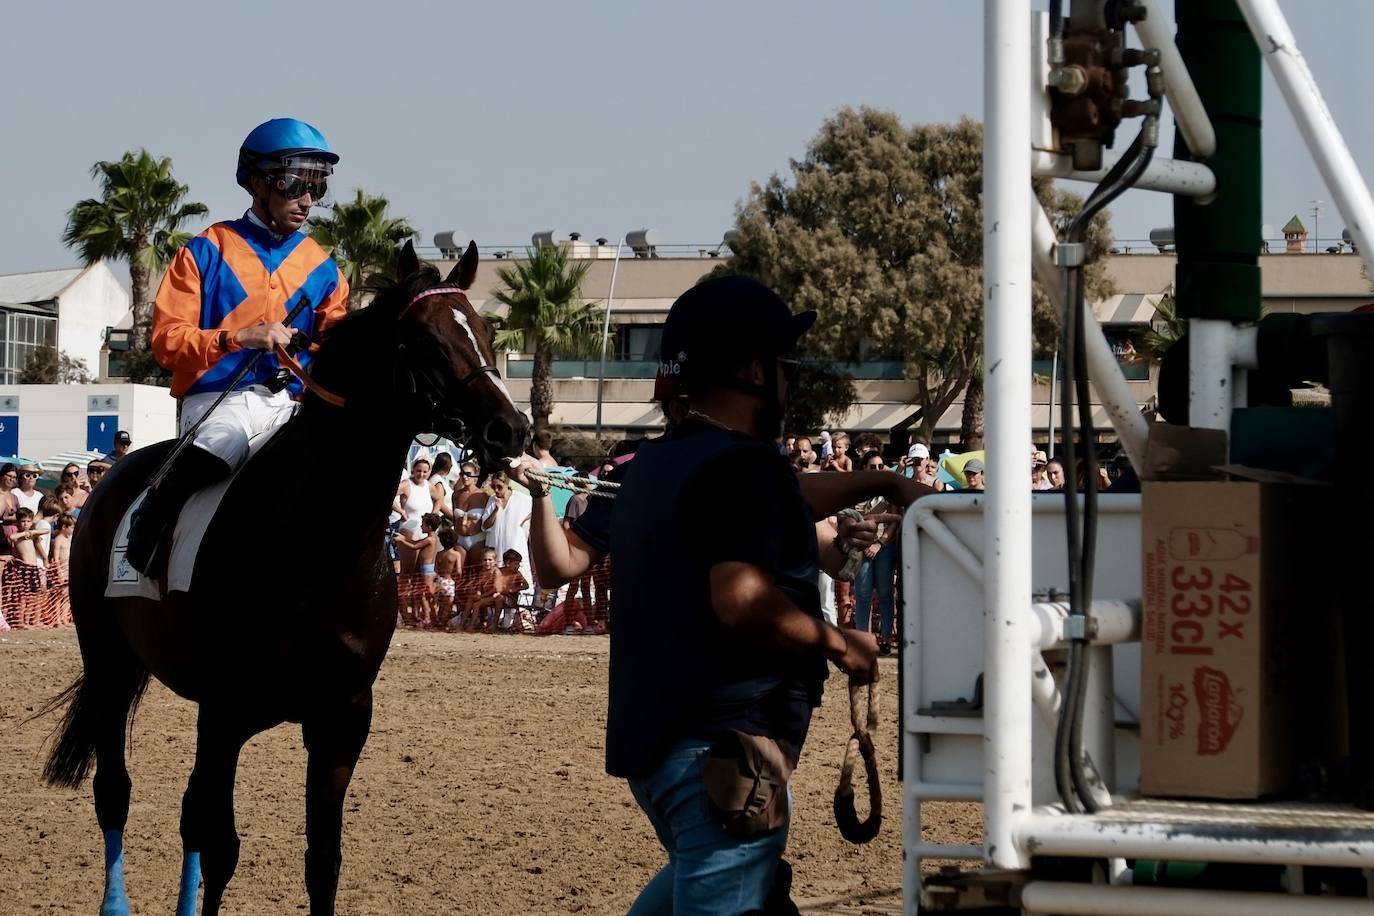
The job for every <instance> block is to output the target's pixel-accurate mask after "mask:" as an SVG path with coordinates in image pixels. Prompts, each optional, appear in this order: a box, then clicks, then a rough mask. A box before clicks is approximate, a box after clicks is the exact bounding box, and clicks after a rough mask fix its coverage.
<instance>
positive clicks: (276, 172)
mask: <svg viewBox="0 0 1374 916" xmlns="http://www.w3.org/2000/svg"><path fill="white" fill-rule="evenodd" d="M338 161H339V157H338V155H336V154H335V153H334V152H333V151H332V150H330V148H329V143H328V141H326V140H325V138H324V135H323V134H321V133H320V132H319V131H318V130H316V129H315V128H313V127H311V126H310V125H309V124H306V123H305V122H304V121H298V120H296V119H295V118H275V119H273V120H271V121H267V122H265V123H263V124H260V125H258V126H257V127H255V128H254V129H253V131H252V132H251V133H249V134H248V137H247V138H246V139H245V140H244V141H243V146H242V148H241V149H240V150H239V160H238V172H237V175H236V178H237V181H238V184H239V186H240V187H242V188H243V189H244V190H245V191H247V192H248V193H249V194H250V195H251V196H252V199H253V203H252V206H251V207H250V208H249V209H248V211H247V212H246V213H244V214H243V216H242V218H240V219H236V220H229V221H227V222H222V223H216V224H215V225H213V226H211V227H210V228H209V229H206V230H205V231H204V232H202V233H201V234H200V235H198V236H196V237H195V238H193V239H192V240H191V241H190V242H189V243H187V245H186V247H185V248H183V249H181V250H180V251H178V252H177V254H176V257H174V258H173V259H172V263H171V265H170V266H169V267H168V268H167V273H166V276H164V277H163V280H162V286H161V287H160V288H159V289H158V293H157V301H156V304H155V307H154V310H153V334H152V346H153V355H154V356H155V357H156V358H157V361H158V362H159V363H160V364H161V365H162V366H164V367H165V368H167V369H170V370H172V396H173V397H175V398H178V399H180V401H181V404H180V410H179V413H180V429H181V432H182V433H183V434H184V433H185V432H186V430H188V429H190V428H191V426H193V425H194V424H195V423H196V421H197V420H199V419H200V418H201V415H202V414H204V413H205V411H206V410H208V409H209V407H210V405H211V404H212V403H214V400H215V398H217V397H218V396H219V395H220V394H221V393H222V392H223V391H224V390H225V389H226V388H228V387H229V385H230V384H231V383H232V382H233V380H234V377H235V376H236V375H237V374H238V373H239V371H240V370H242V368H243V366H244V364H245V363H247V361H248V360H249V359H251V358H252V356H253V352H254V351H257V350H270V349H271V348H272V347H274V346H276V345H278V344H280V345H281V346H283V347H285V346H287V345H288V344H289V343H290V341H291V338H292V334H293V332H295V331H301V332H303V333H304V334H305V335H306V336H307V337H314V336H315V335H316V334H318V333H319V331H321V330H323V329H324V328H326V327H328V326H329V325H330V324H332V323H333V322H335V321H337V320H338V319H339V318H340V317H342V316H343V314H344V313H345V312H346V311H347V307H348V282H347V281H346V280H345V279H344V276H343V274H342V273H341V272H340V270H339V268H338V265H337V264H335V263H334V261H333V259H332V258H330V256H329V255H328V253H326V252H325V250H324V249H323V248H321V247H320V246H319V244H318V243H317V242H315V241H314V240H313V239H311V238H310V237H309V236H307V235H306V234H305V233H303V232H302V231H301V228H302V227H303V226H304V225H305V220H306V217H308V216H309V215H310V208H311V207H312V206H315V205H317V204H319V203H320V201H321V198H323V197H324V196H325V193H326V190H327V185H328V179H329V176H330V174H332V172H333V170H334V165H335V163H337V162H338ZM302 296H308V297H309V298H310V303H311V306H312V307H311V308H309V309H305V310H303V311H302V312H301V314H300V315H298V316H297V317H296V319H295V320H294V321H293V323H292V327H290V328H287V327H285V326H284V325H283V324H282V322H283V321H284V320H285V318H286V316H287V315H288V314H289V313H290V312H291V310H292V309H293V308H295V306H296V304H297V303H298V302H299V300H300V298H301V297H302ZM303 358H304V354H303ZM279 369H280V366H279V364H278V361H277V358H276V357H275V356H274V355H272V354H271V353H267V354H263V356H262V357H261V358H260V359H259V360H258V362H257V365H256V366H255V367H254V369H253V371H252V372H251V373H250V374H249V375H248V376H247V377H246V378H244V379H243V381H241V382H240V383H239V386H238V388H237V390H236V391H234V392H233V393H232V394H230V395H229V396H228V397H226V398H225V400H224V402H223V403H221V404H220V406H219V407H217V408H216V409H215V412H214V414H213V415H211V416H210V417H208V418H206V420H205V422H204V423H202V424H201V426H200V429H199V430H197V432H196V437H195V440H194V442H193V443H192V444H191V445H190V446H189V447H188V448H186V449H185V450H184V451H183V452H182V453H181V454H180V455H179V456H178V457H177V460H176V461H175V462H174V463H173V464H172V467H171V468H170V469H169V470H168V472H167V474H166V475H165V476H164V477H163V479H162V481H161V482H160V483H159V484H157V485H156V486H155V487H154V488H153V489H151V490H150V491H149V492H148V495H147V496H146V497H145V498H144V500H143V504H142V505H141V506H140V507H139V509H138V511H137V512H136V513H135V514H134V518H133V524H132V526H131V528H130V530H129V543H128V551H127V554H126V558H127V559H128V562H129V564H130V565H131V566H133V567H134V568H135V569H137V570H139V571H140V572H143V573H145V574H146V573H148V572H149V570H150V569H152V568H153V566H154V559H155V557H156V554H157V552H158V548H159V545H160V543H161V541H162V537H163V535H164V534H165V532H166V529H167V527H168V525H170V524H171V522H172V520H173V519H174V518H175V517H176V514H177V512H178V511H179V510H180V508H181V506H182V504H183V503H184V502H185V501H186V498H187V497H188V496H190V495H191V494H192V493H193V492H195V491H196V490H199V489H201V488H203V487H206V486H208V485H210V484H212V483H214V482H215V481H217V480H221V479H223V478H224V477H227V476H228V475H229V474H231V473H233V472H234V471H235V470H237V469H238V468H239V466H240V465H242V464H243V462H244V460H245V459H246V458H247V457H248V441H249V439H250V437H252V436H255V435H257V434H259V433H262V432H265V431H267V430H269V429H273V428H275V427H277V426H280V425H281V424H282V423H285V422H286V421H287V420H288V419H289V418H290V416H291V414H292V413H293V412H294V411H295V407H296V402H295V400H294V397H293V395H294V394H295V393H297V392H298V391H299V383H298V382H296V381H295V380H294V379H293V380H292V382H291V384H289V385H286V386H285V387H283V386H282V385H281V384H280V383H279V382H278V381H277V378H278V370H279Z"/></svg>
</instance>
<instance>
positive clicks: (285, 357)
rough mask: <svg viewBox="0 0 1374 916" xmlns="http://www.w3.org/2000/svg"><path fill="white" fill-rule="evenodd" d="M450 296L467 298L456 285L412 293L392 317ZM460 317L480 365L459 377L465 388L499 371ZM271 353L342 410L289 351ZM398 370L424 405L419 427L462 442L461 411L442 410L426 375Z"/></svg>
mask: <svg viewBox="0 0 1374 916" xmlns="http://www.w3.org/2000/svg"><path fill="white" fill-rule="evenodd" d="M453 293H457V294H459V295H462V296H463V298H464V299H465V300H466V298H467V294H466V293H465V292H464V291H463V289H462V288H460V287H457V286H436V287H434V288H432V289H427V290H424V291H422V292H419V293H416V294H415V296H414V297H413V298H412V299H411V300H410V301H409V302H407V303H406V306H405V308H403V309H401V312H400V314H399V315H397V316H396V320H397V322H398V323H399V322H400V320H401V319H402V318H403V317H405V314H406V312H408V311H410V309H411V308H412V307H413V306H414V305H415V303H417V302H419V301H420V300H421V299H427V298H429V297H430V296H440V295H448V294H453ZM460 317H461V321H460V323H461V324H462V325H463V326H464V328H465V329H466V330H467V331H468V335H469V337H470V338H471V340H472V343H473V352H474V354H476V356H477V358H478V360H481V361H482V365H480V366H479V367H478V368H476V369H474V370H473V371H472V372H469V373H468V374H467V375H465V376H463V378H461V379H459V381H458V385H459V387H462V388H466V387H467V386H468V385H470V384H472V382H473V381H474V380H476V379H478V378H480V377H481V376H483V375H493V376H495V377H496V378H498V379H499V378H501V370H499V369H497V368H496V367H495V366H493V365H490V364H488V363H486V362H485V360H484V359H483V357H482V351H481V349H480V348H479V347H478V346H477V336H476V334H474V333H472V328H471V326H470V325H468V323H467V316H465V315H461V313H460ZM274 350H275V352H276V355H277V359H278V360H280V361H281V363H282V364H283V365H284V366H286V367H287V368H289V369H290V370H291V371H292V372H293V373H295V375H296V377H297V378H299V379H300V380H301V383H302V384H303V385H305V387H306V389H307V390H309V391H310V392H311V393H313V394H314V395H316V396H317V397H318V398H320V399H321V400H322V401H324V402H325V403H327V404H332V405H333V406H335V407H344V406H346V405H347V400H346V399H345V398H343V397H341V396H340V395H337V394H335V393H333V392H332V391H329V390H328V389H327V388H325V387H324V386H323V385H321V384H319V383H318V382H316V381H315V380H314V379H313V378H312V377H311V376H310V373H309V372H308V371H306V369H304V368H303V367H302V366H301V364H300V363H299V362H298V361H297V360H296V359H295V357H294V356H292V355H291V353H290V352H289V351H287V350H285V349H283V348H282V347H280V346H278V347H275V348H274ZM397 350H398V351H400V352H401V353H404V352H405V344H398V345H397ZM401 369H402V370H403V371H404V372H405V374H406V377H407V378H408V380H409V383H410V384H409V386H408V387H409V389H410V391H411V392H412V393H413V394H416V395H419V396H420V397H422V398H423V399H424V404H423V407H422V409H421V411H420V414H421V415H420V417H419V419H420V422H421V425H426V426H429V427H430V431H431V432H434V433H437V434H439V435H441V436H444V437H446V438H448V439H450V440H452V441H454V442H461V441H463V439H464V438H465V437H466V433H467V423H466V421H465V419H464V417H463V410H462V408H454V409H449V408H447V407H445V406H444V402H445V401H446V400H447V399H446V398H445V397H444V392H443V390H442V388H441V386H440V385H439V383H438V382H436V381H435V380H434V379H433V378H431V377H430V376H429V375H428V374H427V373H420V372H416V371H415V370H414V369H413V368H411V367H410V366H408V365H405V364H404V363H403V364H401Z"/></svg>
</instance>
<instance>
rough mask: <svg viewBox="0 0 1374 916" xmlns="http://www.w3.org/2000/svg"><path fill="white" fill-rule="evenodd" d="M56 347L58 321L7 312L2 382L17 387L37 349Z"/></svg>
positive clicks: (0, 331) (0, 353) (2, 329)
mask: <svg viewBox="0 0 1374 916" xmlns="http://www.w3.org/2000/svg"><path fill="white" fill-rule="evenodd" d="M56 346H57V319H56V318H50V317H48V316H45V315H27V314H23V313H20V312H6V313H5V314H4V320H3V321H0V382H3V383H5V384H8V385H12V384H15V383H16V382H18V381H19V374H20V373H21V372H23V371H24V367H25V366H27V365H28V363H29V360H30V359H31V358H32V357H33V354H34V351H35V350H37V349H38V348H39V347H56Z"/></svg>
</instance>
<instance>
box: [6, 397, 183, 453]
mask: <svg viewBox="0 0 1374 916" xmlns="http://www.w3.org/2000/svg"><path fill="white" fill-rule="evenodd" d="M176 411H177V402H176V400H175V399H173V398H172V396H171V395H170V393H168V391H167V389H166V388H158V387H156V386H154V385H0V455H3V456H7V457H8V456H12V455H22V456H23V457H25V458H32V459H35V460H38V461H42V460H44V459H46V458H49V457H51V456H53V455H57V454H59V453H62V452H74V451H94V452H108V451H110V449H111V447H112V446H113V445H114V434H115V431H116V430H121V429H123V430H127V431H128V432H129V434H130V435H131V436H132V437H133V440H134V448H141V447H143V446H145V445H151V444H152V443H154V442H159V441H161V440H163V439H170V438H172V437H173V436H175V435H176Z"/></svg>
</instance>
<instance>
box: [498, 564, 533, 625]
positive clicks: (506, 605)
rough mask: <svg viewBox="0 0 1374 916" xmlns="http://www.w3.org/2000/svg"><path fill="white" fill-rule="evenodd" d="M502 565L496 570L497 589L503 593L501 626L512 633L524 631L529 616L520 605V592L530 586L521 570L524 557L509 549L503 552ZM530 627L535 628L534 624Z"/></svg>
mask: <svg viewBox="0 0 1374 916" xmlns="http://www.w3.org/2000/svg"><path fill="white" fill-rule="evenodd" d="M501 560H502V565H501V568H500V569H498V570H497V571H496V590H497V591H498V592H499V593H500V595H501V603H500V608H501V611H500V619H499V626H500V628H501V629H503V630H510V631H511V632H512V633H523V632H524V631H525V623H526V621H527V620H528V616H527V614H526V612H525V609H524V608H522V607H520V604H519V602H520V593H521V592H523V591H525V589H527V588H529V587H530V584H529V582H527V581H526V580H525V574H524V573H522V572H521V571H520V563H521V561H522V560H524V557H522V556H521V555H520V551H518V550H507V551H506V552H505V553H503V554H501ZM530 629H534V627H533V625H531V626H530Z"/></svg>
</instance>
